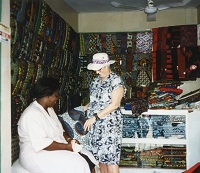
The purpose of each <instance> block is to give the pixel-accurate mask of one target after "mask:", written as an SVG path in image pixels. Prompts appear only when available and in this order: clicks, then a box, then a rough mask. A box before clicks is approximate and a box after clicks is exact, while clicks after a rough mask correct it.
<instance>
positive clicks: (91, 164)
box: [79, 153, 95, 172]
mask: <svg viewBox="0 0 200 173" xmlns="http://www.w3.org/2000/svg"><path fill="white" fill-rule="evenodd" d="M79 154H80V155H81V156H82V157H83V158H84V159H85V160H86V161H87V163H88V165H89V167H90V172H92V169H94V167H95V164H94V163H93V162H92V161H91V160H90V159H89V158H88V156H86V155H85V154H82V153H79Z"/></svg>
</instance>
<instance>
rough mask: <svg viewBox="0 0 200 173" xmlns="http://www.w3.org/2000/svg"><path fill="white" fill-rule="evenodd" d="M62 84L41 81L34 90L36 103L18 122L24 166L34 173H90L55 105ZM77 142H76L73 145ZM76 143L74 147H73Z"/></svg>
mask: <svg viewBox="0 0 200 173" xmlns="http://www.w3.org/2000/svg"><path fill="white" fill-rule="evenodd" d="M58 89H59V82H58V80H56V79H54V78H48V77H47V78H46V77H45V78H41V79H39V80H38V81H37V82H36V84H35V86H34V88H33V98H35V100H34V101H33V102H32V103H31V104H30V105H29V106H28V107H27V108H26V109H25V110H24V112H23V114H22V115H21V117H20V120H19V122H18V133H19V139H20V156H19V160H20V163H21V165H22V166H23V167H24V168H25V169H26V170H28V171H29V172H31V173H67V172H69V173H90V169H89V166H88V163H87V162H86V160H85V159H84V158H83V157H82V156H81V155H79V154H78V153H77V152H73V145H72V143H73V144H74V142H75V141H74V140H71V139H70V138H69V136H67V134H66V133H64V130H63V128H62V125H61V123H60V121H59V120H58V117H57V115H56V113H55V112H54V109H53V107H54V105H55V104H56V102H57V101H58V100H59V98H60V96H59V92H58ZM72 141H73V142H72ZM71 142H72V143H71Z"/></svg>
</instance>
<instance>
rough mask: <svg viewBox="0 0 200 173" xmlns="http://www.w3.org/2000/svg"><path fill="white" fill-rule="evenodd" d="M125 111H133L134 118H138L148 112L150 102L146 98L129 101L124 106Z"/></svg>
mask: <svg viewBox="0 0 200 173" xmlns="http://www.w3.org/2000/svg"><path fill="white" fill-rule="evenodd" d="M124 109H125V110H131V111H132V116H134V117H138V116H140V115H141V114H142V113H143V112H146V111H147V110H148V101H147V100H146V99H145V98H138V97H136V98H132V99H127V100H126V101H125V105H124Z"/></svg>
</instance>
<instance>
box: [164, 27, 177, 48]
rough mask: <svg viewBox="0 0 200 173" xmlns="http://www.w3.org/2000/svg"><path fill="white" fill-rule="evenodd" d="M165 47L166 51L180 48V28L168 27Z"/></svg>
mask: <svg viewBox="0 0 200 173" xmlns="http://www.w3.org/2000/svg"><path fill="white" fill-rule="evenodd" d="M167 32H168V33H167V40H166V45H167V48H168V49H173V48H177V47H179V46H180V26H169V27H168V31H167Z"/></svg>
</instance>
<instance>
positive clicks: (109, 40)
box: [106, 34, 112, 54]
mask: <svg viewBox="0 0 200 173" xmlns="http://www.w3.org/2000/svg"><path fill="white" fill-rule="evenodd" d="M111 47H112V35H111V34H106V52H107V53H108V54H111Z"/></svg>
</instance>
